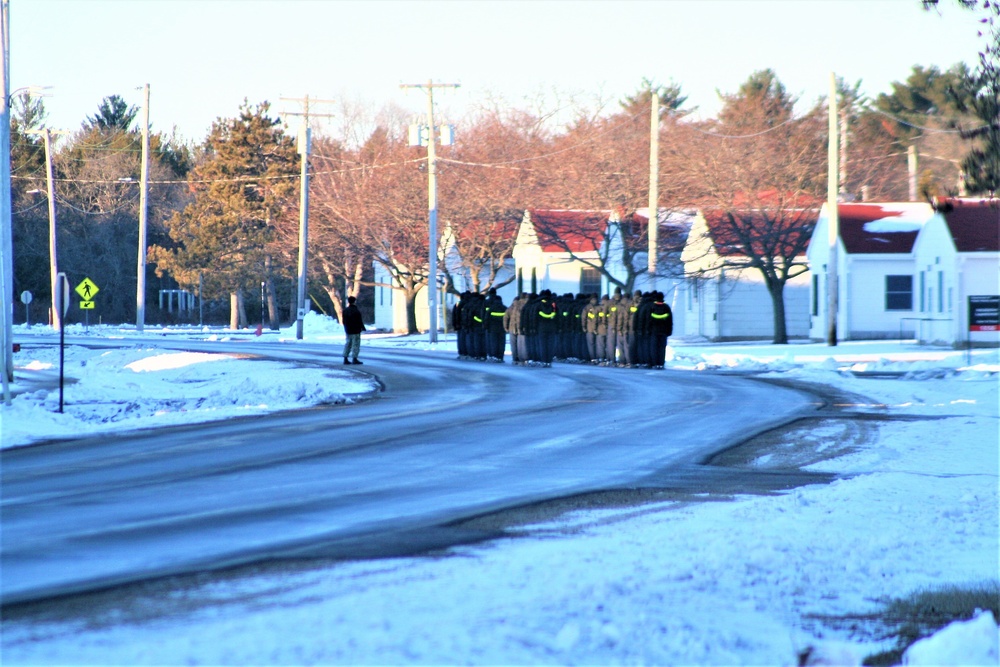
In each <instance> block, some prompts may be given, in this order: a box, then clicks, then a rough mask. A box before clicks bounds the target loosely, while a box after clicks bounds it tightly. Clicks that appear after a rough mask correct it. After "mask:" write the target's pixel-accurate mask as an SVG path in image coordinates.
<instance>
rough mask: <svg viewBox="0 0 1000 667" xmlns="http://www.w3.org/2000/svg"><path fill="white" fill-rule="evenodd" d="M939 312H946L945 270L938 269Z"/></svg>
mask: <svg viewBox="0 0 1000 667" xmlns="http://www.w3.org/2000/svg"><path fill="white" fill-rule="evenodd" d="M938 312H939V313H943V312H944V271H938Z"/></svg>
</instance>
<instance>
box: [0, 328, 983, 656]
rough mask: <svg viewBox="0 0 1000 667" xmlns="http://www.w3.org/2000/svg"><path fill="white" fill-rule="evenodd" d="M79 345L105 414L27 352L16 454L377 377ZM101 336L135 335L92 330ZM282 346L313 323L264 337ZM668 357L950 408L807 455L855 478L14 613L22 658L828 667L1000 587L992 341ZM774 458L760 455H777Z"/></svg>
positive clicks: (911, 410) (587, 516) (244, 572)
mask: <svg viewBox="0 0 1000 667" xmlns="http://www.w3.org/2000/svg"><path fill="white" fill-rule="evenodd" d="M39 332H45V333H51V331H48V330H45V329H44V328H40V327H37V326H36V327H33V330H26V329H24V328H17V329H16V331H15V336H16V337H17V338H18V340H20V341H22V342H30V340H31V339H30V336H31V335H32V334H33V333H39ZM75 334H76V335H78V334H82V330H76V329H75V328H71V329H69V330H68V332H67V341H68V345H69V347H68V349H67V356H66V374H67V377H72V378H73V379H74V380H75V384H74V385H73V390H72V391H73V394H74V396H80V395H81V394H82V395H86V396H87V401H86V403H82V404H81V403H78V401H77V399H74V401H72V402H68V403H67V406H66V410H65V412H64V413H63V414H59V413H58V412H57V409H58V400H59V399H58V390H53V389H51V388H50V386H51V379H52V375H53V373H54V372H56V373H57V372H58V365H57V364H58V353H57V350H56V349H54V348H36V347H34V346H27V345H26V346H25V349H24V351H22V352H20V353H18V354H16V355H15V366H16V379H15V384H14V385H13V389H14V390H15V392H16V396H15V397H14V399H13V401H12V404H11V405H10V406H2V405H0V419H2V429H0V431H2V445H3V447H4V448H7V447H15V446H29V445H30V443H31V442H33V441H35V440H37V439H41V438H46V437H62V436H66V435H71V434H86V433H96V432H104V431H107V430H115V429H130V428H145V427H151V426H157V425H161V424H176V423H183V422H186V421H198V420H200V421H204V420H208V419H222V418H226V417H229V416H231V415H234V414H250V413H253V412H259V411H266V410H279V409H286V408H289V407H294V406H302V405H306V404H318V403H327V402H338V401H349V400H352V398H351V397H352V395H356V394H363V393H365V392H367V391H370V390H371V389H372V386H371V384H370V381H369V380H367V379H366V378H365V377H363V376H362V377H359V376H355V375H354V374H352V373H351V372H350V370H349V369H336V370H333V369H323V368H308V367H298V366H296V367H290V368H284V369H283V370H282V372H281V377H282V378H286V379H285V380H283V381H282V382H281V383H280V384H279V385H277V386H271V383H264V382H261V381H260V380H258V379H257V378H260V377H262V376H263V375H265V374H262V373H261V372H260V364H274V365H280V364H277V362H262V361H254V362H249V361H246V360H245V359H241V358H239V357H237V356H234V355H231V354H204V353H198V354H192V353H180V352H173V351H169V350H164V349H157V348H156V338H157V337H160V336H161V335H162V332H160V331H158V330H151V329H150V328H149V327H147V334H148V335H149V339H150V341H149V346H148V348H147V347H145V346H142V347H141V348H140V347H137V346H130V347H129V348H127V349H123V350H114V351H105V350H86V349H84V348H82V347H78V346H73V345H72V338H73V335H75ZM89 335H98V336H107V337H117V336H122V335H128V336H133V335H134V331H130V330H128V329H127V328H126V329H118V328H113V327H90V331H89ZM171 335H181V334H180V333H177V332H174V333H172V334H171ZM186 335H189V336H192V337H199V338H200V339H202V340H205V339H208V338H211V337H215V338H217V339H218V338H224V337H226V335H227V334H226V333H225V332H222V331H219V330H214V331H190V330H189V331H188V332H187V334H186ZM279 339H280V340H284V341H285V342H286V343H291V342H293V340H294V334H293V333H292V332H283V333H282V334H281V335H279V336H275V335H265V336H262V337H260V339H259V340H262V341H263V340H273V341H278V340H279ZM290 339H292V340H290ZM342 340H343V336H342V334H341V333H340V332H339V327H337V326H336V324H335V323H333V322H331V321H329V320H327V319H326V318H323V317H320V316H315V315H310V317H309V319H308V320H307V322H306V335H305V342H319V341H324V342H330V343H331V344H336V343H337V342H338V341H342ZM374 345H379V346H385V347H391V346H410V347H419V348H422V349H429V350H437V351H440V352H441V353H442V354H443V355H448V356H452V355H454V342H452V341H450V340H449V339H447V338H445V339H444V340H443V341H442V342H439V343H437V344H434V345H431V344H430V343H428V342H427V340H426V337H423V338H421V337H392V336H384V337H380V336H366V337H365V338H364V341H363V344H362V357H363V355H364V348H365V347H366V346H374ZM668 352H669V356H670V357H671V359H670V360H669V362H668V366H669V367H670V368H673V369H677V370H681V371H686V372H692V373H696V372H702V371H705V370H707V369H712V368H731V369H740V370H752V371H756V372H759V373H761V374H764V375H765V376H771V377H782V378H789V379H795V380H799V381H804V382H812V383H816V384H823V385H828V386H832V387H835V388H837V389H839V390H842V391H844V392H847V393H849V394H852V395H857V396H863V397H865V398H866V399H867V400H866V401H861V402H860V404H859V405H855V406H851V409H852V410H856V411H870V412H885V413H887V414H889V415H901V416H909V417H918V416H926V417H939V418H940V419H939V420H934V421H928V420H919V419H917V420H901V421H881V422H872V423H873V424H874V425H875V426H874V428H876V429H877V437H876V438H874V439H873V441H872V442H871V443H870V445H868V446H865V447H862V448H859V449H855V450H853V451H850V452H847V453H844V454H843V455H841V456H838V457H836V458H832V459H828V460H825V461H823V462H822V463H815V464H812V465H810V466H808V467H807V469H809V470H816V471H825V472H832V473H837V474H838V475H839V476H840V479H839V480H838V481H836V482H833V483H831V484H826V485H812V486H806V487H801V488H798V489H796V490H794V491H790V492H787V493H783V494H780V495H775V496H750V495H748V496H740V497H737V498H734V499H732V500H731V501H724V502H718V501H717V500H718V499H717V498H716V499H715V500H716V501H714V502H708V498H706V502H691V501H690V500H684V501H669V502H668V501H664V502H658V503H651V504H642V505H636V506H632V507H627V508H621V507H619V508H614V509H601V510H587V511H578V512H574V513H571V514H569V515H564V516H561V517H559V518H557V519H553V520H550V521H546V522H543V523H536V524H532V525H528V526H519V527H518V528H517V535H516V536H512V537H510V538H504V539H501V540H496V541H492V542H488V543H485V544H478V545H473V546H464V547H459V548H455V549H452V550H450V551H449V552H448V553H446V554H435V555H431V556H426V557H418V558H400V559H392V560H379V561H360V562H320V561H311V562H308V563H304V564H301V563H300V564H297V565H295V566H289V565H287V564H286V565H284V566H282V567H274V566H261V567H258V568H244V569H241V570H239V571H234V572H232V573H229V574H228V575H225V576H213V577H206V578H198V577H192V578H184V579H182V580H178V581H176V582H173V583H171V584H163V583H161V584H158V585H155V586H150V587H149V588H148V589H143V588H142V587H137V588H136V589H135V590H133V591H131V592H130V593H129V597H128V601H127V602H124V601H122V600H121V599H120V598H117V597H113V596H112V597H104V598H94V599H92V600H91V601H90V602H89V603H88V612H87V614H85V615H80V614H78V613H73V612H70V611H68V610H66V611H65V613H54V612H52V610H51V609H50V610H49V611H47V612H46V613H44V614H43V613H36V614H24V615H14V616H13V617H5V618H4V623H3V633H2V638H0V650H2V653H0V656H2V662H3V663H4V664H9V665H15V664H102V665H104V664H490V665H493V664H560V665H561V664H684V665H690V664H713V665H730V664H769V665H794V664H796V663H797V661H798V656H799V655H800V654H802V653H803V652H804V651H806V649H808V648H810V647H811V648H812V651H811V653H810V655H811V660H813V661H815V664H860V661H861V660H862V659H863V658H864V657H865V656H867V655H870V654H872V653H876V652H878V651H881V650H886V649H888V648H892V647H893V641H892V640H891V639H884V638H883V639H881V640H880V639H878V638H875V637H872V636H871V635H870V634H869V633H865V632H863V631H854V632H852V631H851V630H850V629H849V628H848V627H847V624H838V623H833V622H829V621H825V620H824V619H830V618H833V617H838V616H853V615H861V614H865V613H869V612H877V611H878V610H880V609H881V608H882V605H883V604H884V603H885V602H887V601H888V600H889V599H891V598H896V597H906V596H908V595H910V594H912V593H914V592H917V591H920V590H923V589H927V588H936V587H939V586H942V585H947V584H960V585H964V584H977V583H985V582H995V581H996V580H997V579H998V576H1000V575H998V572H1000V564H998V558H1000V534H998V531H1000V529H998V526H1000V516H998V469H1000V415H998V413H1000V403H998V384H1000V382H998V379H1000V375H998V372H1000V359H998V351H997V350H995V349H993V350H974V351H973V355H972V357H971V361H970V360H969V359H967V356H966V352H965V351H955V350H950V349H942V348H932V347H922V346H918V345H915V344H913V343H912V341H911V342H903V343H900V342H856V343H853V342H852V343H842V344H841V345H839V346H837V347H833V348H831V347H827V346H825V345H816V344H793V345H788V346H773V345H767V344H724V345H723V344H719V345H712V344H694V343H690V344H688V343H685V342H683V341H672V346H671V349H670V350H669V351H668ZM335 356H336V355H335ZM251 371H252V372H251ZM850 371H876V372H877V373H875V374H871V375H868V376H860V377H859V376H858V375H856V374H854V373H851V372H850ZM526 372H527V371H526ZM540 372H544V371H540ZM609 372H616V371H609ZM623 372H624V371H623ZM893 373H896V374H898V375H896V376H893ZM47 384H48V385H49V387H48V388H47V387H46V385H47ZM839 433H840V432H839V431H837V430H836V429H832V428H831V429H830V430H829V432H825V431H824V430H823V429H819V430H818V431H816V432H813V433H811V434H809V435H810V437H811V439H812V440H814V441H816V442H815V443H813V444H812V445H811V446H813V447H819V448H821V449H822V448H824V447H830V448H833V447H836V446H838V445H839V444H841V443H839V442H838V438H840V437H841V436H840V434H839ZM801 435H802V434H799V436H796V435H795V434H794V433H792V434H790V435H789V436H788V437H789V438H790V440H789V441H788V442H786V443H779V444H778V445H777V446H776V449H775V451H776V452H778V453H779V454H780V451H781V450H782V449H786V450H790V449H791V448H792V446H794V445H796V444H798V441H797V439H796V438H797V437H800V436H801ZM816 443H818V444H816ZM771 456H772V454H767V455H763V456H761V458H760V459H758V460H757V461H756V462H755V465H756V466H758V467H761V468H766V467H767V466H768V465H769V464H772V463H773V462H772V461H771V458H770V457H771ZM56 607H58V605H56ZM861 630H863V628H861ZM998 643H1000V636H998V630H997V624H996V621H995V619H993V617H992V615H990V614H988V613H987V614H982V615H980V616H978V617H977V618H975V619H974V620H972V621H969V622H967V623H963V624H954V625H953V626H951V627H949V628H947V629H945V630H943V631H941V632H940V633H938V634H937V635H935V636H934V637H932V638H930V639H928V640H925V642H923V643H921V644H918V645H915V646H914V647H912V648H911V650H910V652H909V653H908V659H909V660H910V662H911V664H962V665H967V664H994V665H995V664H998V662H1000V650H998ZM824 660H825V661H826V662H825V663H824V662H823V661H824Z"/></svg>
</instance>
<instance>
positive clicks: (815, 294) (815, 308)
mask: <svg viewBox="0 0 1000 667" xmlns="http://www.w3.org/2000/svg"><path fill="white" fill-rule="evenodd" d="M812 278H813V290H812V314H813V317H815V316H817V315H819V276H816V275H814V276H813V277H812Z"/></svg>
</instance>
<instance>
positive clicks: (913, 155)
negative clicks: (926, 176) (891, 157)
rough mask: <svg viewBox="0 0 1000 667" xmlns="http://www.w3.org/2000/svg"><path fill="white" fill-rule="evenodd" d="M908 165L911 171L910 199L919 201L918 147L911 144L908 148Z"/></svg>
mask: <svg viewBox="0 0 1000 667" xmlns="http://www.w3.org/2000/svg"><path fill="white" fill-rule="evenodd" d="M906 166H907V169H908V170H909V172H910V201H917V170H918V168H919V167H918V164H917V147H916V145H910V147H909V148H907V149H906Z"/></svg>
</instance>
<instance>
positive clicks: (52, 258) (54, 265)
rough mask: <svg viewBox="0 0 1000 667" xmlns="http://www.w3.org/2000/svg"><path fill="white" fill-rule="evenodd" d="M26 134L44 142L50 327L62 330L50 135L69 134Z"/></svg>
mask: <svg viewBox="0 0 1000 667" xmlns="http://www.w3.org/2000/svg"><path fill="white" fill-rule="evenodd" d="M28 134H40V135H42V139H43V140H44V141H45V182H46V188H45V191H46V193H47V196H48V199H49V283H50V287H51V289H52V326H53V327H54V328H55V329H56V331H61V330H62V309H61V308H59V307H58V305H57V304H56V281H57V279H58V276H59V252H58V239H57V236H56V232H57V230H58V226H57V225H56V186H55V178H54V176H53V169H52V135H53V134H69V132H67V131H66V130H50V129H49V128H45V129H44V130H28Z"/></svg>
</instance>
